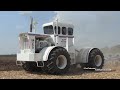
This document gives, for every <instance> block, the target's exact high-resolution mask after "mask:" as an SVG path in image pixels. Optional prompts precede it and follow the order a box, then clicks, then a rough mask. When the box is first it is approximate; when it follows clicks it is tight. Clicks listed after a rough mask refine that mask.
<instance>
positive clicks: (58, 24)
mask: <svg viewBox="0 0 120 90" xmlns="http://www.w3.org/2000/svg"><path fill="white" fill-rule="evenodd" d="M50 25H52V26H60V27H70V28H74V26H73V25H72V24H68V23H62V22H50V23H45V24H43V25H42V27H45V26H50Z"/></svg>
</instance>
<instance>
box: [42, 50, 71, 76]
mask: <svg viewBox="0 0 120 90" xmlns="http://www.w3.org/2000/svg"><path fill="white" fill-rule="evenodd" d="M70 60H71V59H70V55H69V53H68V52H67V50H66V49H64V48H55V49H53V50H52V51H51V52H50V54H49V57H48V60H47V61H46V62H45V63H44V67H43V68H42V70H43V71H45V72H46V73H48V74H65V73H66V72H67V71H68V70H69V68H70Z"/></svg>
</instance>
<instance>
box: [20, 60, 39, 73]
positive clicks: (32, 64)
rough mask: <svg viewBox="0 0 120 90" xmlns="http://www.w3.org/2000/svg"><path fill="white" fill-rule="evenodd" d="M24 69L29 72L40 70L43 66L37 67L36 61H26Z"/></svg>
mask: <svg viewBox="0 0 120 90" xmlns="http://www.w3.org/2000/svg"><path fill="white" fill-rule="evenodd" d="M22 67H23V69H24V70H25V71H28V72H40V71H41V68H40V67H37V64H36V62H24V63H23V65H22Z"/></svg>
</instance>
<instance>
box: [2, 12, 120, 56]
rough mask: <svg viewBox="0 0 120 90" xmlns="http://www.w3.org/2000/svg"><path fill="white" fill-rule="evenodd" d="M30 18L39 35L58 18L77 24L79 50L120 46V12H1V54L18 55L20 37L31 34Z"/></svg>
mask: <svg viewBox="0 0 120 90" xmlns="http://www.w3.org/2000/svg"><path fill="white" fill-rule="evenodd" d="M30 16H33V17H34V19H35V20H36V21H37V22H38V25H37V33H43V31H42V27H41V26H42V24H44V23H47V22H51V21H53V20H54V19H56V18H58V21H60V22H65V23H71V24H73V25H74V27H75V28H74V36H75V46H76V48H82V47H98V48H103V47H106V46H109V47H111V46H114V45H118V44H120V12H119V11H0V54H15V53H17V52H18V50H19V47H18V35H19V33H21V32H28V31H29V24H30Z"/></svg>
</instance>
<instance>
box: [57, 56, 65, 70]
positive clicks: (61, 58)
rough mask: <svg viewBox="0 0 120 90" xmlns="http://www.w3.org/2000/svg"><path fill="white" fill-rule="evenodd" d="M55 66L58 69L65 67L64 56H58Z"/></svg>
mask: <svg viewBox="0 0 120 90" xmlns="http://www.w3.org/2000/svg"><path fill="white" fill-rule="evenodd" d="M56 65H57V67H58V68H59V69H64V68H65V67H66V65H67V59H66V57H65V56H64V55H60V56H58V58H57V60H56Z"/></svg>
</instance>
